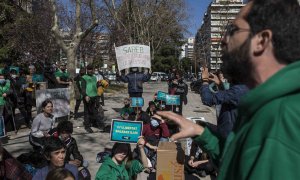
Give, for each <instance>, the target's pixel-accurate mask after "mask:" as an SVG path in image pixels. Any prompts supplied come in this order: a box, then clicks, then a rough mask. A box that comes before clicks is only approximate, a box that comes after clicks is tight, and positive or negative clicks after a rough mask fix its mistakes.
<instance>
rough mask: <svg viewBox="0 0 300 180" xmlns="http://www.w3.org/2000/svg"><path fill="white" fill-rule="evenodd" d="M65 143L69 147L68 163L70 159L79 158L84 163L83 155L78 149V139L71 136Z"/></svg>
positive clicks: (66, 159) (67, 153)
mask: <svg viewBox="0 0 300 180" xmlns="http://www.w3.org/2000/svg"><path fill="white" fill-rule="evenodd" d="M65 145H66V147H67V151H66V157H65V162H66V163H68V162H69V161H70V160H74V159H77V160H79V161H81V164H82V162H83V157H82V155H81V154H80V152H79V150H78V146H77V143H76V140H75V139H74V138H73V137H71V138H70V139H69V140H67V141H65ZM71 155H72V156H73V158H71Z"/></svg>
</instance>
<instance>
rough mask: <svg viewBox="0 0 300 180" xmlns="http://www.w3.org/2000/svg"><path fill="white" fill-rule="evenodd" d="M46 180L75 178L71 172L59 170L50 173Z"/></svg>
mask: <svg viewBox="0 0 300 180" xmlns="http://www.w3.org/2000/svg"><path fill="white" fill-rule="evenodd" d="M46 180H75V177H74V175H73V174H72V172H70V171H69V170H67V169H64V168H57V169H53V170H51V171H50V172H49V173H48V175H47V177H46Z"/></svg>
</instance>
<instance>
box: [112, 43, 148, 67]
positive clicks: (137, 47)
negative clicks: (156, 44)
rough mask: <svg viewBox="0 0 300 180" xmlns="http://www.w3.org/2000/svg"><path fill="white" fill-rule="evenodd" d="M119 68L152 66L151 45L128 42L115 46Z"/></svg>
mask: <svg viewBox="0 0 300 180" xmlns="http://www.w3.org/2000/svg"><path fill="white" fill-rule="evenodd" d="M115 51H116V58H117V63H118V69H119V71H120V70H123V69H128V68H130V67H146V68H149V69H150V68H151V57H150V47H149V46H145V45H141V44H128V45H124V46H119V47H116V48H115Z"/></svg>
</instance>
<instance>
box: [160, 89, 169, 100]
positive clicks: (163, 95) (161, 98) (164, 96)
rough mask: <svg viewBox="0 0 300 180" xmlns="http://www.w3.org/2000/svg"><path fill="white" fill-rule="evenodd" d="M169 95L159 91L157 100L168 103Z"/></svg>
mask: <svg viewBox="0 0 300 180" xmlns="http://www.w3.org/2000/svg"><path fill="white" fill-rule="evenodd" d="M167 94H168V93H165V92H162V91H158V92H157V100H159V101H166V96H167Z"/></svg>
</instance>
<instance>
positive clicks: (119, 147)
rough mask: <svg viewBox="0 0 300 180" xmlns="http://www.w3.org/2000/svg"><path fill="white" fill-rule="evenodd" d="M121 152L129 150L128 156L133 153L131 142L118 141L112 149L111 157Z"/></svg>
mask: <svg viewBox="0 0 300 180" xmlns="http://www.w3.org/2000/svg"><path fill="white" fill-rule="evenodd" d="M120 152H127V155H126V157H127V156H128V154H129V153H131V148H130V144H128V143H118V142H116V143H115V144H114V145H113V147H112V149H111V157H113V156H114V155H116V154H117V153H120Z"/></svg>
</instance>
